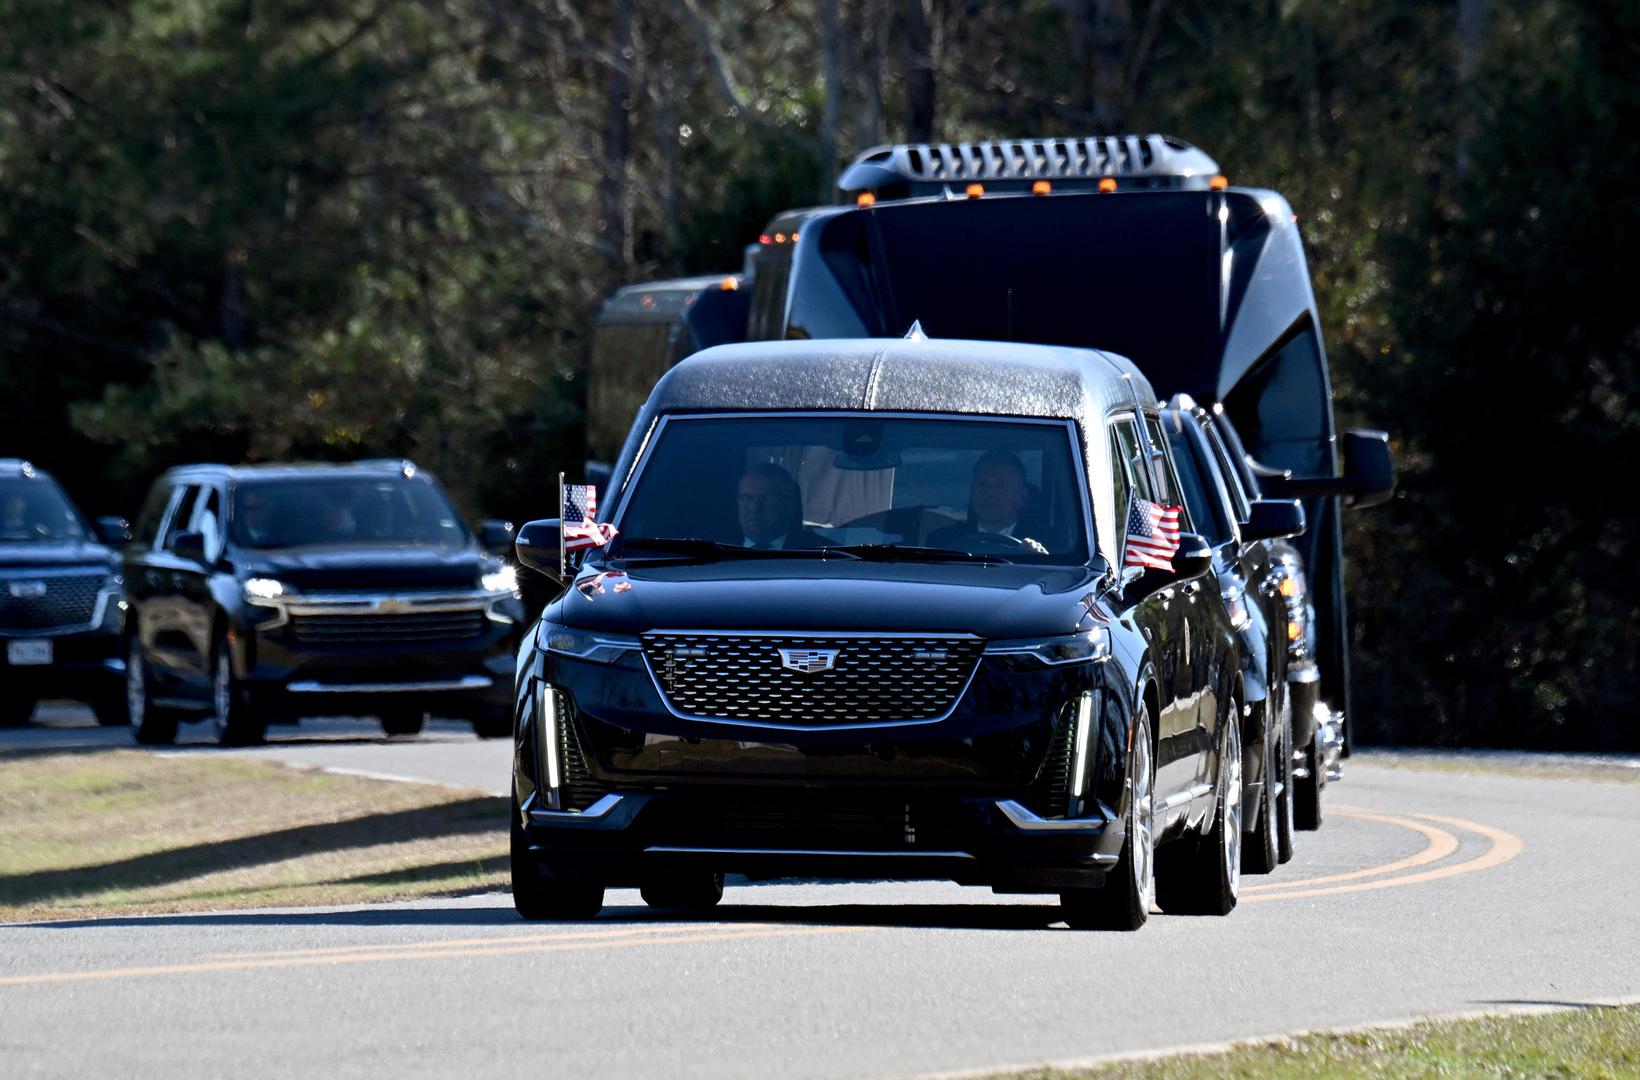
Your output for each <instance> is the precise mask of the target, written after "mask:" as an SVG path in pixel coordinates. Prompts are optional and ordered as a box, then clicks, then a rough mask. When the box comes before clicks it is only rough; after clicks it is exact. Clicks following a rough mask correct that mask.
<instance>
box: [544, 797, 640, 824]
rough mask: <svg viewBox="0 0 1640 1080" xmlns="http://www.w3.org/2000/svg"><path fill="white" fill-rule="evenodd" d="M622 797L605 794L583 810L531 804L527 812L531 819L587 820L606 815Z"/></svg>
mask: <svg viewBox="0 0 1640 1080" xmlns="http://www.w3.org/2000/svg"><path fill="white" fill-rule="evenodd" d="M624 798H625V796H622V795H605V796H604V797H603V798H601V799H599V800H598V801H597V802H595V803H593V804H592V805H591V806H589V807H587V808H586V809H585V810H542V809H539V808H537V807H534V806H532V807H530V809H529V811H528V813H529V815H530V820H531V821H541V822H551V821H564V820H570V821H587V820H589V819H596V818H601V817H608V816H609V812H610V811H611V810H613V809H615V808H616V807H617V806H619V805H621V801H622V800H623V799H624Z"/></svg>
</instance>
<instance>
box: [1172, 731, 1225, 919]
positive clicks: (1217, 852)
mask: <svg viewBox="0 0 1640 1080" xmlns="http://www.w3.org/2000/svg"><path fill="white" fill-rule="evenodd" d="M1240 716H1241V706H1240V705H1239V704H1238V703H1237V702H1236V699H1235V698H1231V699H1230V707H1229V709H1228V710H1227V712H1226V718H1225V719H1224V720H1223V723H1224V736H1223V739H1224V742H1223V746H1222V752H1221V754H1220V757H1219V791H1218V805H1217V806H1216V807H1214V810H1213V828H1212V831H1210V832H1209V833H1208V834H1207V835H1206V836H1203V837H1199V838H1197V839H1196V840H1195V841H1194V842H1192V841H1190V840H1180V841H1178V842H1176V843H1173V844H1169V845H1168V846H1167V847H1164V848H1163V849H1162V850H1161V851H1159V852H1157V853H1156V854H1157V859H1156V903H1157V904H1158V905H1159V906H1160V907H1161V909H1162V910H1163V911H1165V912H1167V913H1168V914H1170V915H1228V914H1230V912H1231V911H1233V910H1235V907H1236V899H1237V897H1238V895H1239V894H1240V892H1241V850H1240V849H1241V724H1240V723H1238V722H1237V721H1238V720H1239V718H1240Z"/></svg>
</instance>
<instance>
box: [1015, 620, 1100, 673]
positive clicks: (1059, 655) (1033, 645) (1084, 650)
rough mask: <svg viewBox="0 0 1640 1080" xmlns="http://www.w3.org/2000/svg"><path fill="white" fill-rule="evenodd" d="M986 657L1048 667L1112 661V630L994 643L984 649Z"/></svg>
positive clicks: (1096, 629) (1095, 630) (1097, 628)
mask: <svg viewBox="0 0 1640 1080" xmlns="http://www.w3.org/2000/svg"><path fill="white" fill-rule="evenodd" d="M985 655H986V656H1029V657H1032V658H1033V659H1035V660H1036V661H1037V662H1039V663H1042V664H1047V665H1049V666H1058V665H1060V664H1081V663H1090V662H1093V661H1098V660H1106V659H1109V658H1110V631H1109V630H1106V629H1105V628H1104V627H1102V626H1101V627H1095V628H1094V629H1092V630H1087V631H1084V632H1082V633H1078V634H1063V635H1056V636H1054V637H1044V638H1027V639H1024V640H1019V641H993V642H991V643H990V644H988V645H986V646H985Z"/></svg>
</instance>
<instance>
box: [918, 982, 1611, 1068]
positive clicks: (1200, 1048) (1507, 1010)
mask: <svg viewBox="0 0 1640 1080" xmlns="http://www.w3.org/2000/svg"><path fill="white" fill-rule="evenodd" d="M1627 1005H1640V994H1636V995H1629V996H1625V997H1604V998H1601V997H1591V998H1588V999H1586V1000H1585V1001H1583V1002H1581V1003H1579V1004H1565V1005H1551V1004H1546V1003H1545V1004H1522V1005H1510V1006H1504V1007H1500V1008H1494V1009H1465V1010H1457V1011H1452V1012H1429V1013H1423V1014H1421V1015H1415V1016H1408V1017H1402V1018H1400V1019H1397V1020H1375V1021H1372V1022H1371V1023H1366V1024H1351V1025H1348V1026H1345V1027H1330V1028H1307V1029H1304V1030H1301V1031H1289V1032H1282V1033H1279V1034H1273V1035H1253V1036H1249V1037H1246V1038H1241V1039H1228V1040H1225V1041H1224V1042H1207V1043H1191V1044H1188V1045H1185V1046H1171V1047H1165V1048H1159V1049H1153V1050H1126V1051H1120V1052H1117V1053H1111V1054H1094V1055H1092V1056H1089V1057H1076V1058H1054V1059H1050V1060H1048V1061H1035V1062H1027V1063H1020V1064H1013V1065H988V1066H985V1067H983V1068H978V1069H958V1070H955V1071H951V1072H934V1073H916V1074H913V1076H911V1077H910V1078H909V1080H975V1078H977V1077H1002V1076H1011V1075H1013V1074H1016V1073H1043V1072H1048V1073H1057V1072H1077V1071H1081V1070H1086V1069H1092V1068H1097V1067H1099V1066H1103V1065H1118V1064H1121V1063H1123V1062H1130V1061H1131V1062H1142V1061H1162V1060H1165V1059H1168V1058H1175V1057H1201V1056H1206V1055H1214V1054H1227V1053H1230V1052H1232V1051H1235V1050H1243V1049H1248V1048H1256V1047H1262V1046H1284V1045H1291V1044H1292V1043H1293V1042H1296V1041H1297V1040H1300V1039H1310V1038H1318V1037H1325V1036H1337V1035H1358V1034H1365V1033H1368V1032H1375V1031H1402V1030H1406V1029H1408V1028H1414V1027H1417V1026H1419V1025H1420V1024H1439V1023H1450V1022H1458V1021H1464V1020H1485V1019H1489V1018H1492V1017H1512V1016H1547V1015H1550V1014H1552V1013H1563V1012H1583V1011H1584V1010H1586V1009H1590V1008H1612V1007H1621V1006H1627ZM900 1080H908V1078H906V1077H904V1076H903V1074H902V1075H901V1077H900Z"/></svg>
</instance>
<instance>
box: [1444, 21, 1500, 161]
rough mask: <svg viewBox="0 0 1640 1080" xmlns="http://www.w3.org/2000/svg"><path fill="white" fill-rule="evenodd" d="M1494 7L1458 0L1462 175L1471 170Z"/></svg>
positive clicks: (1457, 134) (1456, 149)
mask: <svg viewBox="0 0 1640 1080" xmlns="http://www.w3.org/2000/svg"><path fill="white" fill-rule="evenodd" d="M1490 8H1491V0H1458V92H1459V94H1460V96H1461V97H1460V100H1461V101H1462V103H1463V104H1462V107H1461V108H1460V110H1459V112H1458V123H1457V129H1456V132H1455V139H1454V141H1455V143H1456V145H1455V147H1454V154H1453V164H1454V167H1455V168H1456V169H1457V173H1458V176H1460V177H1463V176H1466V175H1468V173H1469V147H1470V144H1471V143H1473V142H1474V139H1475V113H1476V110H1477V108H1478V107H1479V104H1480V102H1479V101H1478V100H1477V95H1476V93H1475V73H1476V72H1478V71H1479V70H1480V66H1481V51H1482V49H1483V48H1484V47H1485V44H1486V24H1487V17H1488V15H1490V10H1489V9H1490Z"/></svg>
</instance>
